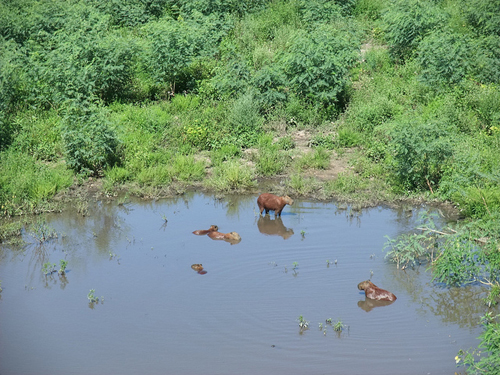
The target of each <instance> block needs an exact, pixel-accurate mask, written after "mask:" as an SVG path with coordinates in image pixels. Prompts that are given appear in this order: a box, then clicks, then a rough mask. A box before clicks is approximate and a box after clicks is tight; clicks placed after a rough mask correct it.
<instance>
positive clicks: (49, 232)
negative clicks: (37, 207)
mask: <svg viewBox="0 0 500 375" xmlns="http://www.w3.org/2000/svg"><path fill="white" fill-rule="evenodd" d="M30 234H31V236H32V237H34V238H35V239H36V240H37V241H38V242H40V243H43V242H45V241H48V240H50V239H51V238H57V233H56V231H55V230H54V229H53V228H51V227H50V226H49V225H47V223H46V222H45V221H44V220H38V221H37V222H36V223H34V224H32V226H31V233H30Z"/></svg>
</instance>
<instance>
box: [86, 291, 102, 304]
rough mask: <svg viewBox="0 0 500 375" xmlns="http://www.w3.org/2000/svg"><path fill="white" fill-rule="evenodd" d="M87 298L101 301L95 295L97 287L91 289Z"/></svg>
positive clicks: (93, 301) (92, 300)
mask: <svg viewBox="0 0 500 375" xmlns="http://www.w3.org/2000/svg"><path fill="white" fill-rule="evenodd" d="M87 298H88V299H89V302H90V303H96V302H99V298H98V297H96V296H95V289H90V292H89V294H87Z"/></svg>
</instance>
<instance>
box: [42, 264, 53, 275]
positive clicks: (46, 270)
mask: <svg viewBox="0 0 500 375" xmlns="http://www.w3.org/2000/svg"><path fill="white" fill-rule="evenodd" d="M42 272H43V274H44V275H50V274H51V273H52V272H56V264H55V263H50V262H47V263H44V264H43V267H42Z"/></svg>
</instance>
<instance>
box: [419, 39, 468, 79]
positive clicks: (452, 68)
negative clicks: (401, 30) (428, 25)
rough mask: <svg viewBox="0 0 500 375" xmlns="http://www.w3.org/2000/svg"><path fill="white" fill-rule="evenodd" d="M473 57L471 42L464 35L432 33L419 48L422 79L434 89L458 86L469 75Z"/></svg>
mask: <svg viewBox="0 0 500 375" xmlns="http://www.w3.org/2000/svg"><path fill="white" fill-rule="evenodd" d="M471 57H472V50H471V46H470V42H469V41H468V40H467V38H466V37H464V36H463V35H460V34H457V33H453V32H451V31H449V30H446V31H443V30H439V31H435V32H432V33H430V34H429V35H428V36H426V37H425V38H424V39H423V40H422V41H421V43H420V44H419V46H418V48H417V61H418V63H419V64H420V66H421V68H422V71H421V73H420V77H421V79H422V81H423V82H425V83H426V84H428V85H429V86H432V87H436V86H442V85H443V84H445V85H453V84H456V83H458V82H460V81H461V80H463V79H464V78H465V77H466V76H467V74H468V73H469V71H470V59H471Z"/></svg>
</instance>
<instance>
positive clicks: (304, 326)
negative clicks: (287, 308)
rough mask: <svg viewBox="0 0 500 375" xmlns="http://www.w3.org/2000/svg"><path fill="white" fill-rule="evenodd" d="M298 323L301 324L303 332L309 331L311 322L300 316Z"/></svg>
mask: <svg viewBox="0 0 500 375" xmlns="http://www.w3.org/2000/svg"><path fill="white" fill-rule="evenodd" d="M297 321H298V322H299V328H300V330H301V331H303V330H306V329H309V322H308V321H307V320H305V319H304V317H303V316H302V315H299V317H298V318H297Z"/></svg>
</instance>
